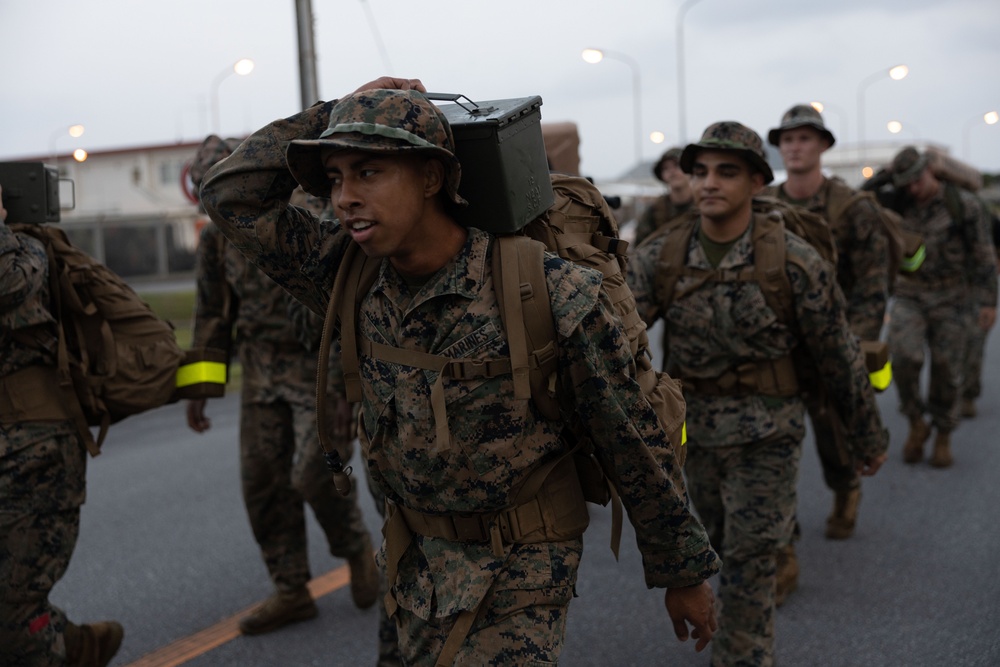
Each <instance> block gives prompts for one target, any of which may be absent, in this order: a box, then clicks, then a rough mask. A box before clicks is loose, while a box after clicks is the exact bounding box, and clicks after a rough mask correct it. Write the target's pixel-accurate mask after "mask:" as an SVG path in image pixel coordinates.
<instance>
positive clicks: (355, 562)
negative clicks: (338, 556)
mask: <svg viewBox="0 0 1000 667" xmlns="http://www.w3.org/2000/svg"><path fill="white" fill-rule="evenodd" d="M347 566H348V567H349V568H350V570H351V599H352V600H354V606H355V607H357V608H358V609H368V608H369V607H371V606H372V605H373V604H375V600H376V599H377V598H378V567H377V566H376V565H375V555H374V553H373V551H372V543H371V541H370V540H368V539H365V546H364V548H363V549H361V551H359V552H358V553H356V554H354V555H353V556H351V557H350V558H348V559H347Z"/></svg>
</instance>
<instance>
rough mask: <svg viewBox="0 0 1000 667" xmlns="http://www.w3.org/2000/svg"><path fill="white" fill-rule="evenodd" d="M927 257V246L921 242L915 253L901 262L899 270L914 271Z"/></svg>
mask: <svg viewBox="0 0 1000 667" xmlns="http://www.w3.org/2000/svg"><path fill="white" fill-rule="evenodd" d="M926 257H927V248H926V247H924V246H923V244H921V246H920V247H919V248H917V251H916V252H915V253H913V254H912V255H910V256H909V257H904V258H903V261H901V262H900V263H899V270H900V271H905V272H906V273H913V272H914V271H916V270H917V269H919V268H920V265H921V264H923V263H924V259H926Z"/></svg>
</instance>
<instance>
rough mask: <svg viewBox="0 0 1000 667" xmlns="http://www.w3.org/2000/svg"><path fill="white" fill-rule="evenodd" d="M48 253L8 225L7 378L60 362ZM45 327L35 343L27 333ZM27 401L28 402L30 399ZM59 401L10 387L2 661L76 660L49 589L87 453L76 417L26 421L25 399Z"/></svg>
mask: <svg viewBox="0 0 1000 667" xmlns="http://www.w3.org/2000/svg"><path fill="white" fill-rule="evenodd" d="M48 267H49V263H48V257H47V255H46V253H45V248H44V247H43V246H42V244H41V243H40V242H39V241H37V240H36V239H34V238H32V237H30V236H27V235H24V234H15V233H14V232H13V231H11V230H10V228H8V227H7V226H6V225H5V224H4V223H3V222H0V379H2V380H11V378H13V377H15V376H14V374H15V373H18V372H19V371H25V370H26V369H28V368H31V367H38V366H41V367H46V368H52V369H53V381H55V365H56V343H57V333H56V324H55V320H54V318H53V317H52V315H51V314H50V312H49V310H48V307H49V303H50V301H49V299H50V294H49V272H48ZM30 329H36V330H38V329H40V330H41V331H42V332H44V334H43V337H44V338H47V342H46V343H41V344H36V342H40V340H39V338H40V337H38V336H34V335H32V336H31V337H30V339H31V340H32V341H33V342H32V343H31V344H28V343H25V342H23V341H22V340H21V339H20V338H19V334H21V333H23V332H25V331H28V330H30ZM23 401H27V403H24V402H23ZM32 401H45V402H47V403H50V404H58V403H59V399H58V397H57V396H55V395H52V396H49V397H47V399H46V397H44V396H42V395H39V393H37V392H30V391H25V390H24V388H23V387H20V388H12V387H10V385H7V384H6V383H5V384H4V385H3V386H0V664H3V665H4V666H5V667H48V666H49V665H52V666H56V665H60V666H61V665H64V664H66V645H65V640H64V630H65V628H66V626H67V623H68V621H67V619H66V615H65V614H64V613H63V611H62V610H61V609H59V608H58V607H55V606H53V605H52V604H50V603H49V599H48V598H49V592H50V591H51V590H52V587H53V586H55V584H56V582H58V581H59V580H60V579H61V578H62V576H63V574H65V572H66V568H67V567H68V566H69V561H70V557H71V556H72V554H73V549H74V547H75V546H76V539H77V534H78V532H79V528H80V506H81V505H82V504H83V502H84V499H85V495H86V490H85V489H86V477H85V473H86V451H85V449H84V446H83V443H82V442H81V441H80V436H79V435H78V434H77V431H76V427H75V426H74V425H73V423H72V422H70V421H68V420H66V419H62V420H59V419H53V420H47V421H24V420H19V419H17V417H16V414H15V412H14V411H13V410H14V409H15V407H16V406H18V405H20V406H21V407H25V408H31V407H32Z"/></svg>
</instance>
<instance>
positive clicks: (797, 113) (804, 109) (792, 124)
mask: <svg viewBox="0 0 1000 667" xmlns="http://www.w3.org/2000/svg"><path fill="white" fill-rule="evenodd" d="M796 127H811V128H813V129H815V130H817V131H819V133H820V134H821V135H823V138H824V139H826V140H827V141H828V142H829V143H830V146H833V145H834V144H835V143H837V140H836V138H835V137H834V136H833V132H831V131H830V130H828V129H827V128H826V123H824V122H823V116H822V114H820V112H819V111H817V110H816V108H815V107H813V106H812V105H809V104H796V105H795V106H793V107H792V108H791V109H789V110H788V111H786V112H785V115H784V116H782V117H781V124H780V125H778V127H775V128H773V129H772V130H771V131H770V132H768V133H767V143H769V144H771V145H772V146H778V145H780V144H781V133H782V132H784V131H785V130H792V129H795V128H796Z"/></svg>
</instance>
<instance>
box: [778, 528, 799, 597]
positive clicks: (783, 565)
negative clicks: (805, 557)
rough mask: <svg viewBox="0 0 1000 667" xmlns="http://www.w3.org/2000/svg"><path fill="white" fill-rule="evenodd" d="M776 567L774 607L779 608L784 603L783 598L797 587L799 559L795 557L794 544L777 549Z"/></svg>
mask: <svg viewBox="0 0 1000 667" xmlns="http://www.w3.org/2000/svg"><path fill="white" fill-rule="evenodd" d="M777 565H778V567H777V574H776V575H775V586H774V606H776V607H780V606H781V605H783V604H784V603H785V598H787V597H788V596H789V595H791V594H792V593H794V592H795V591H796V589H798V587H799V559H798V557H797V556H796V555H795V545H794V544H789V545H788V546H786V547H781V548H779V549H778V558H777Z"/></svg>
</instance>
